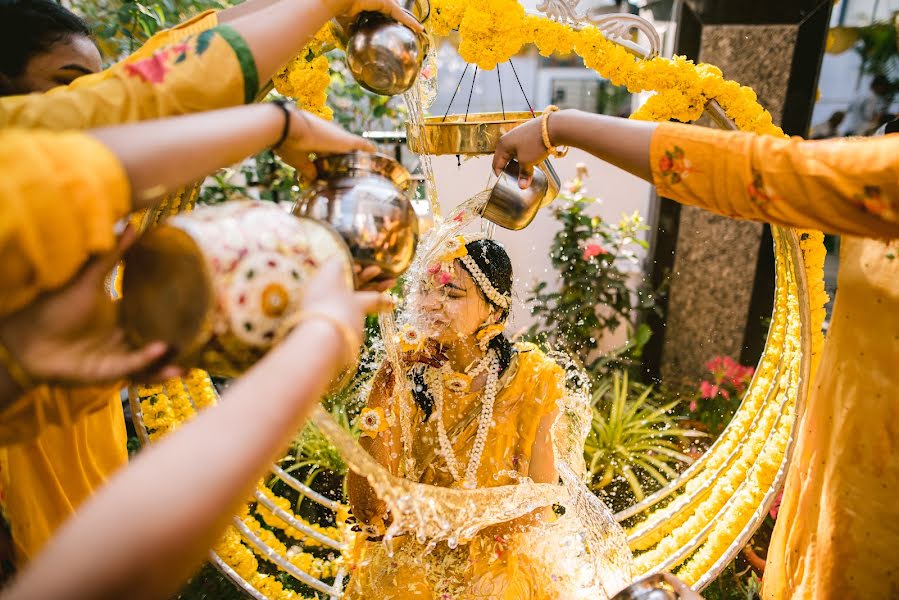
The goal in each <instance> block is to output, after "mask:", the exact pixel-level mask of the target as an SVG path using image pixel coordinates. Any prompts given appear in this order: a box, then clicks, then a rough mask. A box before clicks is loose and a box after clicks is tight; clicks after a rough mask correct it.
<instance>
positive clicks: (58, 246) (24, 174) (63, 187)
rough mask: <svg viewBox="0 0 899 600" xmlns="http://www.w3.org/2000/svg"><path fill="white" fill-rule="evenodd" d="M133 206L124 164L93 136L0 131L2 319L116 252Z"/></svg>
mask: <svg viewBox="0 0 899 600" xmlns="http://www.w3.org/2000/svg"><path fill="white" fill-rule="evenodd" d="M130 208H131V189H130V184H129V182H128V177H127V175H126V174H125V171H124V169H123V168H122V166H121V163H119V161H118V159H117V158H116V157H115V156H114V155H113V154H112V153H111V152H110V151H109V149H107V148H106V146H104V145H103V144H101V143H100V142H98V141H97V140H95V139H94V138H92V137H90V136H88V135H84V134H80V133H55V132H46V131H23V130H16V129H10V130H5V131H0V317H2V316H5V315H8V314H9V313H11V312H13V311H15V310H17V309H19V308H22V307H23V306H25V305H26V304H27V303H28V302H30V301H31V300H32V299H33V298H34V297H35V296H37V295H38V294H39V293H41V292H43V291H46V290H48V289H52V288H55V287H58V286H59V285H61V284H63V283H65V282H66V281H68V280H69V279H70V278H71V277H72V276H73V275H74V274H75V273H76V272H77V271H78V269H80V268H81V266H82V265H83V264H84V262H85V260H87V258H88V257H89V256H90V255H92V254H95V253H98V252H102V251H105V250H110V249H111V248H112V247H113V245H114V244H115V233H114V231H113V226H114V225H115V223H116V221H118V220H119V219H120V218H122V217H123V216H125V215H126V214H127V213H128V211H129V210H130Z"/></svg>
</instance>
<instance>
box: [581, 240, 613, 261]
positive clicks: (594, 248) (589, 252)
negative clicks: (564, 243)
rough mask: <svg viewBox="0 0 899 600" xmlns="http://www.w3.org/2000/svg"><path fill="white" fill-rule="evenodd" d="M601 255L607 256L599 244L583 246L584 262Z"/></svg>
mask: <svg viewBox="0 0 899 600" xmlns="http://www.w3.org/2000/svg"><path fill="white" fill-rule="evenodd" d="M602 254H608V251H606V249H605V248H603V247H602V246H600V245H599V244H587V245H586V246H584V256H583V258H584V260H590V259H591V258H593V257H594V256H600V255H602Z"/></svg>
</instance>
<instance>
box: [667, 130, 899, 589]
mask: <svg viewBox="0 0 899 600" xmlns="http://www.w3.org/2000/svg"><path fill="white" fill-rule="evenodd" d="M651 156H652V167H653V177H654V179H655V183H656V185H657V186H658V188H659V193H660V194H661V195H663V196H665V197H668V198H672V199H674V200H677V201H679V202H683V203H686V204H691V205H695V206H700V207H703V208H707V209H709V210H712V211H714V212H718V213H722V214H726V215H732V216H738V217H744V218H752V219H757V220H763V221H769V222H773V223H778V224H782V225H788V226H798V227H811V228H817V229H822V230H824V231H830V232H837V233H844V234H848V235H845V236H844V237H843V238H842V240H841V254H840V272H839V278H838V290H839V291H838V293H837V297H836V302H835V305H834V311H833V316H832V318H831V326H830V330H829V332H828V337H827V341H826V343H825V346H824V349H823V353H822V357H821V362H820V365H819V367H818V372H817V376H816V380H815V381H814V382H812V385H811V388H810V393H809V398H808V405H807V408H806V412H805V414H804V415H803V416H802V418H801V421H800V422H799V423H798V424H797V429H796V432H797V434H796V435H797V442H796V448H795V452H794V457H793V460H792V463H791V465H790V469H789V472H788V475H787V480H786V484H785V489H784V496H783V501H782V504H781V506H780V512H779V515H778V519H777V525H776V527H775V530H774V536H773V539H772V540H771V545H770V548H769V550H768V562H767V568H766V570H765V576H764V590H763V592H764V594H763V595H764V597H765V598H766V599H771V600H773V599H777V600H780V599H786V598H791V599H794V598H807V599H816V600H819V599H824V600H828V599H833V600H836V599H846V598H896V597H899V563H897V559H896V556H897V554H896V544H897V542H899V501H897V497H899V421H897V420H896V417H895V412H896V409H897V402H896V399H897V384H899V378H897V372H899V371H897V366H899V242H897V241H893V242H889V241H884V240H875V239H865V238H862V237H850V236H852V235H854V236H868V237H869V238H874V237H882V238H895V237H897V236H899V224H897V212H899V204H897V199H899V135H889V136H885V137H881V138H869V139H864V140H827V141H820V142H804V141H800V140H798V139H794V140H784V139H779V138H772V137H759V136H755V135H752V134H745V133H725V132H720V131H715V130H711V129H708V130H698V131H697V128H688V127H685V126H682V125H673V124H665V125H661V126H660V127H659V128H658V129H657V131H656V133H655V135H654V137H653V140H652V154H651Z"/></svg>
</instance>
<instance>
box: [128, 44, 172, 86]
mask: <svg viewBox="0 0 899 600" xmlns="http://www.w3.org/2000/svg"><path fill="white" fill-rule="evenodd" d="M167 58H168V50H161V51H159V52H157V53H155V54H154V55H153V56H151V57H149V58H145V59H143V60H138V61H136V62H133V63H130V64H127V65H125V72H126V73H128V74H129V75H132V76H135V77H140V78H141V79H143V80H144V81H145V82H147V83H162V81H163V80H164V79H165V74H166V73H168V70H169V69H168V65H167V64H166V59H167Z"/></svg>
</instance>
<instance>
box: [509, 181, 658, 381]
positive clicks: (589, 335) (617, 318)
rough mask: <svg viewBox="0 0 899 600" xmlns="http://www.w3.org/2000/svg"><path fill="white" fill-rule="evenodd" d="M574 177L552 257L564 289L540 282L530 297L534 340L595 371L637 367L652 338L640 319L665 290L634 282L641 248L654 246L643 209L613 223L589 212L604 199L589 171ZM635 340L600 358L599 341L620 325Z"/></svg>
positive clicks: (559, 212)
mask: <svg viewBox="0 0 899 600" xmlns="http://www.w3.org/2000/svg"><path fill="white" fill-rule="evenodd" d="M584 175H585V173H583V172H582V174H581V175H580V176H579V177H578V179H575V180H574V181H573V182H569V183H566V184H565V186H564V190H563V192H562V193H561V194H560V195H559V198H558V199H557V200H556V203H555V207H556V208H555V209H554V210H553V215H554V216H555V218H556V219H557V220H558V221H559V222H560V223H561V225H562V227H561V229H560V230H559V232H558V233H556V235H555V237H554V238H553V243H552V246H551V248H550V258H551V260H552V264H553V267H555V269H556V271H557V272H558V282H559V284H558V288H557V289H555V290H551V289H550V285H549V283H547V282H545V281H543V282H540V283H538V284H537V285H536V286H535V287H534V288H533V290H532V291H531V295H530V297H529V298H528V299H527V300H528V302H529V303H530V305H531V314H532V315H533V316H534V317H536V323H535V324H534V325H533V326H531V328H530V329H529V330H528V332H527V337H528V339H531V340H533V341H535V342H537V343H539V344H541V345H544V346H552V347H553V348H555V349H557V350H561V351H563V352H565V353H567V354H568V355H570V356H572V357H574V358H577V359H578V360H579V361H580V363H581V364H582V365H584V366H585V367H586V368H587V370H588V371H589V372H591V373H593V374H594V375H601V374H602V373H604V372H607V371H608V370H611V369H613V368H623V367H629V366H632V365H633V364H634V363H635V362H636V359H638V358H639V356H640V353H641V351H642V348H643V346H644V345H645V344H646V342H647V341H648V340H649V336H650V330H649V327H648V326H646V325H645V324H641V325H639V326H638V325H635V321H636V320H637V316H638V313H639V311H652V310H655V308H656V305H655V300H656V297H657V294H653V293H651V292H650V291H648V290H647V289H645V288H641V289H639V290H638V291H637V292H636V293H634V292H632V291H631V290H630V289H629V288H628V279H629V276H630V273H631V272H633V271H636V270H638V269H639V268H640V263H639V259H638V257H637V254H636V248H638V247H640V248H646V247H647V243H646V242H645V241H644V240H642V239H640V237H639V235H640V233H641V232H643V231H645V230H646V229H647V227H646V226H645V225H644V224H643V220H642V219H641V218H640V215H639V214H637V213H634V214H633V215H625V216H624V217H622V219H621V221H619V222H618V223H611V222H609V221H606V220H604V219H602V218H600V217H599V216H595V215H591V214H589V210H590V208H591V207H592V206H593V205H595V204H596V203H597V202H598V200H597V199H596V198H593V197H591V196H589V195H587V193H586V188H585V187H584V185H583V180H582V177H583V176H584ZM622 325H623V326H625V327H627V333H628V341H627V342H626V343H625V344H624V345H623V346H622V347H620V348H618V349H616V350H613V351H612V352H609V353H606V354H605V355H603V356H599V357H595V356H594V351H595V350H596V349H597V348H598V346H599V340H600V339H601V338H602V336H603V335H604V334H606V333H608V332H612V331H614V330H616V329H617V328H619V327H620V326H622Z"/></svg>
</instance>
